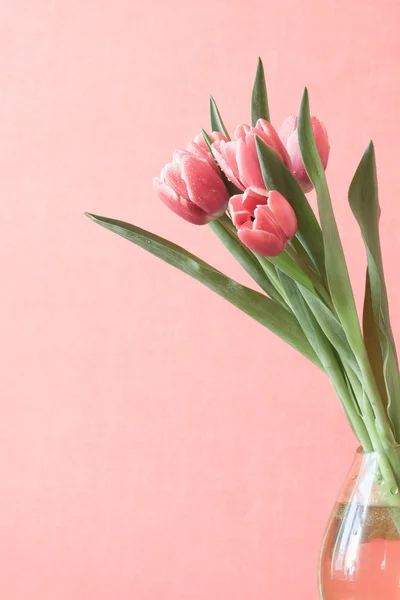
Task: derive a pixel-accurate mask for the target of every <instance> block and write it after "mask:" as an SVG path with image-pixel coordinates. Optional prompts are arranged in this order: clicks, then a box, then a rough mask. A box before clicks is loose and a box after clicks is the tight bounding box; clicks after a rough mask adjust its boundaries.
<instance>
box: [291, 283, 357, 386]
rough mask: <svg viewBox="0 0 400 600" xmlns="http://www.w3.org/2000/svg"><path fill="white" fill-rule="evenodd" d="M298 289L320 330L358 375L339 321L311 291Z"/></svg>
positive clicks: (351, 352)
mask: <svg viewBox="0 0 400 600" xmlns="http://www.w3.org/2000/svg"><path fill="white" fill-rule="evenodd" d="M299 290H300V292H301V294H302V296H303V298H304V300H305V301H306V302H307V304H308V306H309V308H310V310H311V312H312V313H313V315H314V317H315V318H316V320H317V322H318V324H319V326H320V327H321V329H322V331H323V332H324V334H325V335H326V337H327V338H328V340H329V341H330V342H331V344H332V346H333V347H334V348H335V349H336V351H337V352H338V354H339V355H340V357H341V359H342V361H343V362H345V363H347V364H348V365H349V366H350V367H351V368H352V370H353V371H354V373H356V374H357V375H358V377H360V368H359V366H358V363H357V361H356V358H355V356H354V353H353V351H352V349H351V348H350V345H349V342H348V340H347V337H346V334H345V332H344V330H343V326H342V324H341V323H340V321H338V320H337V318H336V317H335V316H334V315H333V314H332V312H331V311H330V310H329V308H328V307H327V306H326V305H325V304H324V303H323V302H322V300H320V299H319V298H318V296H315V294H313V293H312V292H310V291H308V290H307V289H305V288H304V287H299Z"/></svg>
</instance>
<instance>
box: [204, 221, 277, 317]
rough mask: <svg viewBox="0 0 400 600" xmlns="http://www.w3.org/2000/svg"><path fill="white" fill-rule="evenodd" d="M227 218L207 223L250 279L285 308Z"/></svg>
mask: <svg viewBox="0 0 400 600" xmlns="http://www.w3.org/2000/svg"><path fill="white" fill-rule="evenodd" d="M228 220H229V219H228V217H225V218H224V217H222V218H221V219H219V220H216V219H215V220H214V221H211V223H210V224H209V225H210V227H211V229H212V230H213V231H214V233H215V234H216V235H217V236H218V237H219V239H220V240H221V242H222V243H223V244H224V246H225V247H226V248H227V249H228V250H229V252H230V253H231V254H232V255H233V257H234V258H235V259H236V260H237V261H238V263H239V264H240V265H242V267H243V268H244V269H245V271H246V272H247V273H248V274H249V275H250V277H251V278H252V279H254V281H255V282H256V283H257V284H258V285H259V286H260V288H261V289H262V290H263V291H264V292H266V293H267V294H268V296H270V297H271V298H272V299H273V300H275V301H276V302H278V303H279V304H281V305H282V306H284V308H285V309H286V310H287V306H286V304H285V303H284V301H283V300H282V297H281V296H280V294H279V293H278V292H277V291H276V289H275V287H274V286H273V285H272V283H271V281H270V279H269V278H268V277H267V275H266V273H265V272H264V271H263V269H262V267H261V265H260V263H259V262H258V261H257V259H256V257H255V256H254V254H252V253H251V252H250V250H248V249H247V248H246V246H244V245H243V244H242V242H241V241H240V240H239V238H238V237H237V235H236V233H235V232H234V231H232V230H231V228H230V227H229V226H228V225H226V224H225V222H226V221H228Z"/></svg>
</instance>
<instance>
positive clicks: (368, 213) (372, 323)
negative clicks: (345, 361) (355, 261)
mask: <svg viewBox="0 0 400 600" xmlns="http://www.w3.org/2000/svg"><path fill="white" fill-rule="evenodd" d="M349 203H350V206H351V209H352V211H353V214H354V216H355V218H356V219H357V222H358V224H359V226H360V230H361V235H362V237H363V240H364V244H365V249H366V253H367V259H368V282H367V283H368V284H369V285H367V286H366V296H365V306H364V309H365V315H364V324H365V331H364V338H365V340H366V344H368V346H367V349H368V351H369V352H368V353H369V356H370V357H371V360H372V361H373V366H374V371H375V374H376V376H377V378H378V385H379V383H380V378H381V377H382V371H381V369H382V370H383V378H384V382H385V385H386V392H387V398H388V412H389V415H390V418H391V421H392V424H393V426H394V428H395V431H396V434H397V438H398V439H400V381H399V367H398V361H397V355H396V347H395V343H394V339H393V333H392V330H391V327H390V317H389V302H388V296H387V291H386V284H385V276H384V271H383V261H382V252H381V245H380V238H379V216H380V207H379V199H378V184H377V177H376V162H375V151H374V146H373V144H372V142H370V143H369V145H368V147H367V149H366V151H365V153H364V155H363V157H362V159H361V161H360V164H359V165H358V168H357V170H356V172H355V175H354V177H353V180H352V182H351V185H350V189H349ZM371 309H372V311H371ZM371 313H372V314H371ZM373 329H376V334H375V332H374V331H373ZM365 334H367V335H365ZM377 338H378V339H379V343H380V355H379V350H378V349H377V348H376V341H377ZM380 361H382V362H380Z"/></svg>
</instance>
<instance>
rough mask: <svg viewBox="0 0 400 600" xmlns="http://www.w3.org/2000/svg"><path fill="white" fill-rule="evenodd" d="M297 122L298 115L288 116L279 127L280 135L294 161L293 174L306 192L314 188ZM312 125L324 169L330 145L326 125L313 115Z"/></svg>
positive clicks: (292, 161)
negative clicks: (306, 165)
mask: <svg viewBox="0 0 400 600" xmlns="http://www.w3.org/2000/svg"><path fill="white" fill-rule="evenodd" d="M297 123H298V117H297V116H296V115H292V116H290V117H287V118H286V119H285V120H284V122H283V123H282V125H281V128H280V129H279V137H280V138H281V140H282V143H283V144H284V145H285V147H286V150H287V151H288V154H289V156H290V160H291V163H292V168H291V171H292V175H293V177H294V178H295V179H296V181H297V182H298V183H299V185H300V187H301V189H302V190H303V192H305V193H306V192H309V191H310V190H312V188H313V185H312V183H311V181H310V179H309V177H308V175H307V172H306V169H305V167H304V163H303V159H302V157H301V152H300V146H299V139H298V134H297ZM311 126H312V130H313V133H314V137H315V143H316V144H317V149H318V153H319V156H320V158H321V162H322V165H323V167H324V169H326V167H327V164H328V158H329V151H330V146H329V141H328V134H327V131H326V128H325V125H324V124H323V123H321V121H319V120H318V119H317V118H316V117H311Z"/></svg>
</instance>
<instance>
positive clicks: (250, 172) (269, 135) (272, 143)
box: [212, 119, 290, 190]
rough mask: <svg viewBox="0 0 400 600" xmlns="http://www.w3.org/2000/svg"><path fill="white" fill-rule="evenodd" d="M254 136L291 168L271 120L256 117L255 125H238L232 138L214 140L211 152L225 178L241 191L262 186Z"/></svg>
mask: <svg viewBox="0 0 400 600" xmlns="http://www.w3.org/2000/svg"><path fill="white" fill-rule="evenodd" d="M256 135H257V136H258V137H260V138H261V139H262V140H263V142H265V144H266V145H267V146H269V147H270V148H271V149H272V150H273V151H274V152H275V154H277V156H279V158H280V159H281V160H282V161H283V163H284V164H285V165H286V166H287V167H288V168H290V158H289V155H288V153H287V152H286V149H285V147H284V145H283V144H282V142H281V140H280V139H279V136H278V134H277V133H276V131H275V129H274V127H273V126H272V125H271V123H269V122H268V121H265V120H264V119H259V120H258V121H257V125H256V126H255V127H249V125H244V124H242V125H239V126H238V127H237V128H236V130H235V134H234V139H233V140H232V141H230V142H227V141H225V140H216V141H215V142H214V143H213V145H212V151H213V154H214V156H215V158H216V160H217V163H218V164H219V166H220V167H221V169H222V170H223V172H224V173H225V175H226V176H227V178H228V179H229V180H230V181H232V183H234V184H235V185H236V186H237V187H238V188H239V189H241V190H245V189H246V188H248V187H251V186H255V187H265V185H264V181H263V178H262V175H261V169H260V164H259V161H258V154H257V148H256V144H255V136H256Z"/></svg>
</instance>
